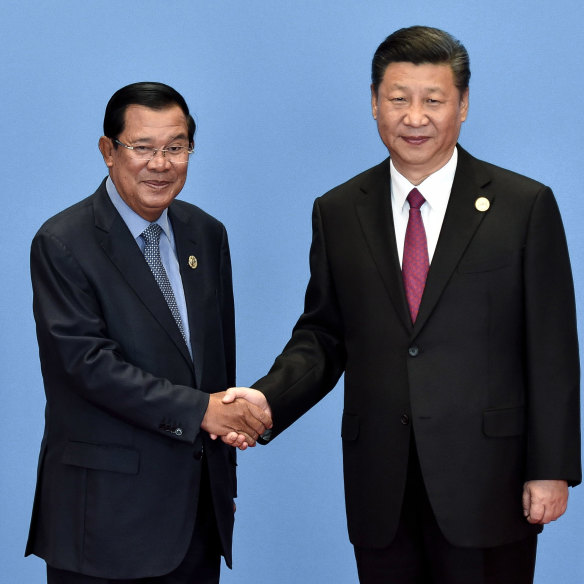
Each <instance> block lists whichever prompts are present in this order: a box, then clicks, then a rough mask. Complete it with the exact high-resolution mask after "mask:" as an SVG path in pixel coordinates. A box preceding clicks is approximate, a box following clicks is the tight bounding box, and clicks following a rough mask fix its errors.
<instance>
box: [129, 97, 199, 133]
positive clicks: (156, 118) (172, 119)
mask: <svg viewBox="0 0 584 584" xmlns="http://www.w3.org/2000/svg"><path fill="white" fill-rule="evenodd" d="M123 134H126V135H132V136H140V137H153V138H154V137H159V136H162V137H167V136H173V137H178V136H181V135H183V134H184V136H185V137H187V134H188V126H187V119H186V116H185V114H184V112H183V111H182V109H181V108H180V107H179V106H178V105H171V106H169V107H166V108H163V109H152V108H149V107H146V106H143V105H129V106H128V107H127V108H126V111H125V112H124V132H123Z"/></svg>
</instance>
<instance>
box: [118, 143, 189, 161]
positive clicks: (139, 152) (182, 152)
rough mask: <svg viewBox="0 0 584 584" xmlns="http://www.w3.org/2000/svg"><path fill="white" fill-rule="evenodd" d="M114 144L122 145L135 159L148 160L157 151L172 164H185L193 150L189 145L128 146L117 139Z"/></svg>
mask: <svg viewBox="0 0 584 584" xmlns="http://www.w3.org/2000/svg"><path fill="white" fill-rule="evenodd" d="M114 142H115V143H116V144H119V145H120V146H123V147H124V148H126V149H127V150H129V151H130V156H132V158H136V159H137V160H142V161H144V162H150V160H152V159H153V158H154V157H155V156H156V154H158V152H160V153H161V154H162V156H163V157H164V158H166V160H169V161H170V162H172V163H173V164H186V163H187V162H188V161H189V156H190V155H191V154H192V153H193V152H194V151H195V149H194V148H191V147H190V146H168V147H166V148H153V147H152V146H129V145H128V144H124V143H123V142H120V141H119V140H118V139H114Z"/></svg>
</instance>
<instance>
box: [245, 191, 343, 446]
mask: <svg viewBox="0 0 584 584" xmlns="http://www.w3.org/2000/svg"><path fill="white" fill-rule="evenodd" d="M312 228H313V236H312V245H311V248H310V280H309V283H308V287H307V289H306V296H305V304H304V313H303V314H302V316H301V317H300V319H299V320H298V322H297V323H296V326H295V327H294V329H293V332H292V337H291V339H290V341H289V342H288V343H287V344H286V346H285V347H284V350H283V351H282V353H281V355H280V356H279V357H277V358H276V360H275V362H274V365H273V366H272V368H271V369H270V371H269V372H268V374H267V375H266V376H265V377H263V378H262V379H260V380H258V381H257V382H256V383H255V384H254V386H253V387H255V388H257V389H259V390H260V391H262V392H263V393H264V394H265V395H266V397H267V399H268V402H269V404H270V407H271V409H272V418H273V421H274V427H273V428H272V430H271V432H270V433H269V434H268V437H266V436H264V438H268V439H270V440H271V439H273V438H274V437H275V436H276V435H278V434H279V433H281V432H283V431H284V430H285V429H286V428H288V426H290V425H291V424H292V423H293V422H295V421H296V420H297V419H298V418H299V417H300V416H302V415H303V414H304V413H305V412H307V411H308V410H309V409H310V408H311V407H312V406H313V405H315V404H316V403H318V401H320V400H321V399H322V398H323V397H324V396H325V395H326V394H327V393H328V392H329V391H330V390H331V389H333V388H334V386H335V385H336V383H337V381H338V380H339V377H340V376H341V374H342V372H343V370H344V366H345V348H344V342H343V327H342V318H341V313H340V310H339V304H338V301H337V297H336V292H335V286H334V282H333V280H332V277H331V272H330V269H329V264H328V258H327V249H326V240H325V226H324V221H323V218H322V214H321V209H320V205H319V200H318V199H317V200H316V202H315V204H314V208H313V214H312Z"/></svg>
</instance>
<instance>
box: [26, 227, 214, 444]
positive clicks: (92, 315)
mask: <svg viewBox="0 0 584 584" xmlns="http://www.w3.org/2000/svg"><path fill="white" fill-rule="evenodd" d="M31 278H32V284H33V292H34V300H33V310H34V316H35V321H36V328H37V337H38V342H39V352H40V359H41V368H42V372H43V378H44V380H45V388H46V392H47V402H48V404H49V407H50V404H51V401H52V397H54V395H55V394H56V393H63V392H71V391H72V392H74V394H76V395H77V396H78V397H80V398H81V399H83V400H86V401H87V402H90V403H91V404H93V405H94V406H96V407H97V408H100V409H102V410H105V411H107V412H108V413H109V414H111V415H112V416H115V417H117V418H120V419H122V420H124V421H125V422H127V423H129V424H131V425H134V426H138V427H141V428H144V429H147V430H151V431H153V432H157V433H161V434H163V435H165V436H170V437H172V438H174V439H177V440H181V441H187V442H194V441H195V439H196V437H197V435H198V433H199V430H200V424H201V421H202V419H203V416H204V414H205V411H206V409H207V404H208V400H209V396H208V394H206V393H204V392H202V391H199V390H196V389H193V388H192V387H189V386H187V385H177V384H173V383H171V382H170V381H169V380H168V379H164V378H160V377H157V376H155V375H152V374H150V373H148V372H147V371H145V370H143V369H141V368H139V367H136V366H134V365H133V364H132V363H130V362H128V361H127V360H125V358H124V357H123V352H122V351H121V349H120V346H119V343H118V342H116V340H115V339H113V338H111V337H110V336H109V335H108V326H107V322H106V320H105V318H104V311H103V307H102V306H100V300H99V298H98V296H97V294H96V292H95V290H94V288H93V286H92V283H90V282H89V280H88V278H87V276H86V274H85V272H84V269H83V266H81V265H80V264H79V262H78V260H77V259H76V257H75V255H74V254H73V253H71V251H70V249H68V247H67V246H66V245H65V244H64V243H63V242H62V241H61V240H60V239H59V238H58V237H56V236H55V235H54V234H52V233H51V232H49V231H47V230H46V229H44V230H41V231H40V232H39V233H38V234H37V236H36V237H35V238H34V240H33V243H32V247H31ZM104 278H106V279H107V274H104ZM104 285H106V283H105V282H104ZM138 350H139V349H138ZM169 428H172V430H171V431H169ZM179 430H180V431H179Z"/></svg>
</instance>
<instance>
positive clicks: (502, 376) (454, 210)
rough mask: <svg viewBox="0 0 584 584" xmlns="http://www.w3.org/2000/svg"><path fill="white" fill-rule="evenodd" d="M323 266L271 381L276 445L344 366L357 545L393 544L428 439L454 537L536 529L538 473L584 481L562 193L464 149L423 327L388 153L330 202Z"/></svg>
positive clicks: (323, 218) (322, 222) (316, 262)
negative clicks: (401, 251) (397, 228)
mask: <svg viewBox="0 0 584 584" xmlns="http://www.w3.org/2000/svg"><path fill="white" fill-rule="evenodd" d="M478 197H485V198H487V199H488V200H489V201H490V208H489V209H488V210H487V211H484V212H480V211H478V210H477V209H476V208H475V201H476V199H477V198H478ZM310 267H311V277H310V282H309V284H308V288H307V292H306V303H305V311H304V314H303V315H302V317H301V318H300V320H299V321H298V323H297V324H296V327H295V329H294V332H293V334H292V338H291V340H290V342H289V343H288V344H287V346H286V347H285V349H284V351H283V352H282V354H281V355H280V356H279V357H278V358H277V359H276V362H275V364H274V366H273V368H272V369H271V370H270V372H269V374H268V375H267V376H266V377H264V378H262V379H261V380H259V381H258V382H257V383H256V384H255V385H254V386H255V387H257V388H259V389H261V390H262V391H263V392H264V393H265V394H266V396H267V398H268V401H269V403H270V405H271V407H272V413H273V420H274V428H273V431H272V436H275V435H277V434H278V433H279V432H282V431H283V430H284V429H285V428H287V427H288V426H289V425H290V424H291V423H292V422H294V421H295V420H296V419H297V418H298V417H299V416H301V415H302V414H303V413H304V412H305V411H306V410H307V409H309V408H310V407H311V406H312V405H314V404H315V403H316V402H317V401H318V400H320V399H321V398H322V397H323V396H324V395H325V394H326V393H327V392H328V391H329V390H330V389H331V388H332V387H333V386H334V385H335V383H336V382H337V380H338V379H339V376H340V375H341V373H343V372H344V373H345V397H344V412H343V420H342V442H343V461H344V476H345V498H346V508H347V518H348V527H349V535H350V538H351V541H352V542H353V543H354V544H356V545H358V546H367V547H382V546H386V545H388V544H389V543H390V542H391V540H392V539H393V537H394V534H395V531H396V527H397V524H398V519H399V514H400V509H401V503H402V498H403V491H404V486H405V480H406V470H407V461H408V447H409V441H410V434H411V433H412V432H414V433H415V437H416V443H417V447H418V452H419V458H420V463H421V467H422V471H423V476H424V481H425V484H426V487H427V491H428V496H429V498H430V501H431V503H432V507H433V509H434V512H435V514H436V518H437V520H438V523H439V525H440V527H441V529H442V531H443V533H444V535H445V536H446V538H447V539H448V540H449V541H450V542H451V543H453V544H455V545H458V546H471V547H489V546H495V545H501V544H504V543H507V542H512V541H514V540H519V539H521V538H523V537H525V536H527V535H528V534H530V533H533V532H534V531H536V530H537V529H538V528H537V527H534V526H531V525H529V524H528V523H527V522H526V521H525V520H524V518H523V514H522V508H521V492H522V485H523V483H524V481H526V480H530V479H566V480H568V481H569V482H570V484H572V485H574V484H576V483H578V482H580V480H581V469H580V450H579V449H580V436H579V419H578V418H579V411H580V408H579V364H578V341H577V336H576V320H575V309H574V293H573V286H572V277H571V271H570V264H569V259H568V253H567V248H566V241H565V237H564V231H563V227H562V223H561V219H560V216H559V212H558V209H557V206H556V202H555V200H554V197H553V195H552V192H551V191H550V189H549V188H547V187H545V186H544V185H542V184H539V183H537V182H535V181H533V180H530V179H528V178H525V177H522V176H519V175H517V174H514V173H511V172H509V171H506V170H503V169H501V168H497V167H495V166H492V165H490V164H487V163H484V162H481V161H479V160H476V159H475V158H473V157H472V156H470V155H469V154H468V153H466V152H465V151H464V150H462V149H459V159H458V167H457V170H456V175H455V179H454V184H453V187H452V192H451V197H450V201H449V204H448V209H447V212H446V216H445V219H444V223H443V226H442V230H441V233H440V238H439V241H438V245H437V249H436V251H435V254H434V257H433V261H432V264H431V267H430V271H429V274H428V279H427V283H426V287H425V290H424V296H423V298H422V302H421V306H420V312H419V315H418V318H417V320H416V323H415V326H412V324H411V320H410V318H409V313H408V308H407V302H406V298H405V292H404V288H403V284H402V277H401V269H400V265H399V259H398V253H397V248H396V242H395V233H394V228H393V219H392V213H391V198H390V175H389V160H386V161H384V162H383V163H381V164H379V165H378V166H376V167H374V168H372V169H370V170H368V171H366V172H364V173H362V174H360V175H358V176H356V177H354V178H353V179H351V180H350V181H348V182H347V183H345V184H343V185H341V186H339V187H337V188H335V189H333V190H332V191H330V192H329V193H327V194H326V195H324V196H323V197H320V198H319V199H317V200H316V202H315V205H314V213H313V241H312V247H311V251H310Z"/></svg>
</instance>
